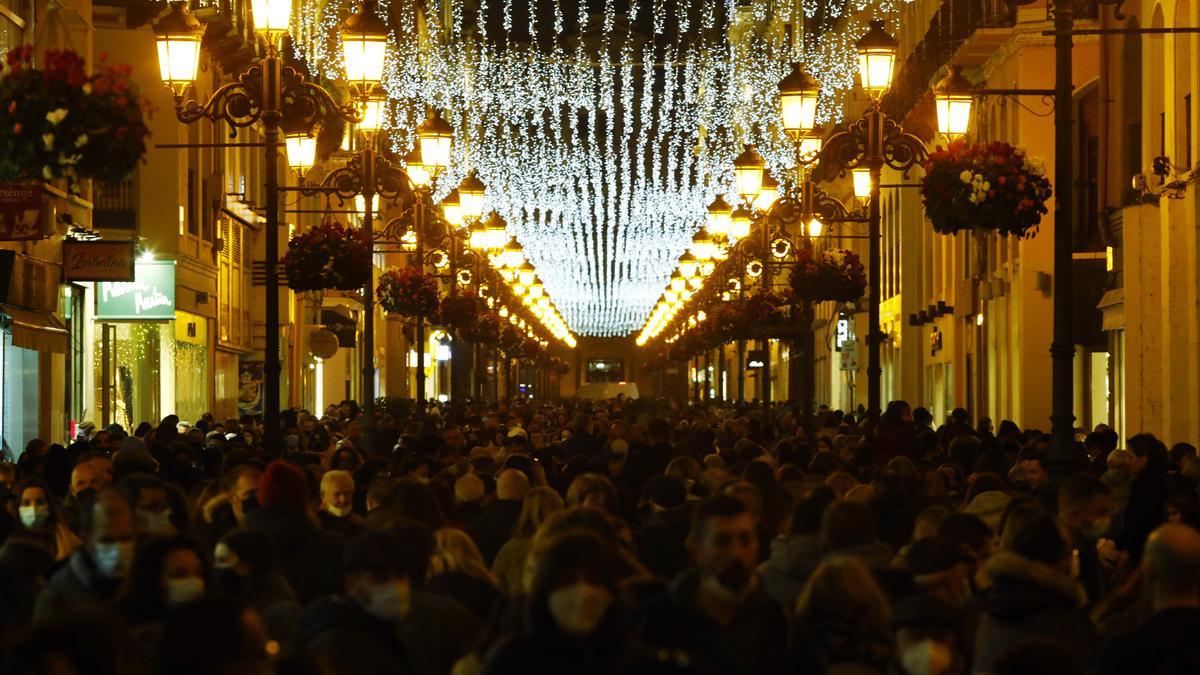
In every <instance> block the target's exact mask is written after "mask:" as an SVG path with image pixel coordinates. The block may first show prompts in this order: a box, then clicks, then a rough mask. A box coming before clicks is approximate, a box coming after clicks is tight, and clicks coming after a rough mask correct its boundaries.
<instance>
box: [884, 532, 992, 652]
mask: <svg viewBox="0 0 1200 675" xmlns="http://www.w3.org/2000/svg"><path fill="white" fill-rule="evenodd" d="M973 563H974V558H973V557H972V556H971V554H970V552H969V550H968V549H967V548H966V547H965V546H963V545H962V544H960V543H958V542H956V541H954V540H952V539H948V538H946V537H944V536H933V537H925V538H924V539H918V540H916V541H914V542H913V543H912V544H911V545H910V546H909V547H908V549H907V550H906V551H905V553H904V560H903V564H904V567H905V568H907V569H908V571H909V572H910V573H912V575H913V581H914V582H916V584H917V587H918V588H919V589H920V591H921V594H922V595H926V596H929V597H930V598H933V599H934V600H937V601H938V602H939V603H942V604H943V605H945V606H947V607H949V608H950V609H951V610H953V611H954V612H956V613H957V614H956V617H955V626H956V630H958V631H959V638H960V642H961V643H962V644H964V645H968V644H970V643H971V641H972V640H973V639H974V636H975V630H976V629H977V628H978V627H979V620H980V618H981V617H982V615H983V604H982V602H980V600H979V599H978V598H977V597H975V595H974V591H973V587H972V585H971V573H972V570H973V569H974V566H973Z"/></svg>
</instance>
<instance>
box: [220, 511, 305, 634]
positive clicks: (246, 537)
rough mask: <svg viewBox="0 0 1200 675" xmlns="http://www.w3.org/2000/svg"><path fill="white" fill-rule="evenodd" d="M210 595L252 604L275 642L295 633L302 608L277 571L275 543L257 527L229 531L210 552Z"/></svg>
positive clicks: (290, 588)
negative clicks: (211, 552)
mask: <svg viewBox="0 0 1200 675" xmlns="http://www.w3.org/2000/svg"><path fill="white" fill-rule="evenodd" d="M210 587H211V589H212V594H213V595H217V596H223V597H228V598H233V599H236V600H239V601H241V602H244V603H246V604H247V605H249V606H250V607H253V608H254V609H255V610H256V611H257V612H258V613H259V615H261V616H262V618H263V622H264V623H266V624H267V632H269V633H270V634H271V637H272V638H274V639H275V640H277V641H279V642H285V641H290V640H291V639H292V638H293V637H294V636H295V631H296V624H297V623H298V622H299V621H300V615H301V613H302V612H303V609H302V608H301V607H300V602H299V600H297V599H296V593H295V591H293V590H292V587H291V586H290V585H289V584H288V582H287V580H286V579H284V578H283V575H282V574H280V572H279V563H278V558H277V555H276V553H275V544H273V543H271V539H270V537H268V536H267V535H266V534H264V533H262V532H259V531H258V530H233V531H231V532H228V533H227V534H226V535H225V536H224V537H221V541H219V542H217V545H216V547H215V548H214V551H213V571H212V583H211V584H210Z"/></svg>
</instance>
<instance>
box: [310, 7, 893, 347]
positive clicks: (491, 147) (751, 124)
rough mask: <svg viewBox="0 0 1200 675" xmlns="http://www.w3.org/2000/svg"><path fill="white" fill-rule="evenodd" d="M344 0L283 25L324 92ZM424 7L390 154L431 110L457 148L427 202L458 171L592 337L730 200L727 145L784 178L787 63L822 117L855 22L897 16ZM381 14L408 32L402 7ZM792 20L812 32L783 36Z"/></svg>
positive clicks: (629, 317)
mask: <svg viewBox="0 0 1200 675" xmlns="http://www.w3.org/2000/svg"><path fill="white" fill-rule="evenodd" d="M350 4H351V0H340V1H339V0H332V1H331V2H329V3H328V4H325V5H318V4H316V3H312V4H306V5H305V6H304V7H303V8H302V9H301V11H300V12H299V18H298V19H297V22H298V30H297V31H295V33H294V34H295V35H296V43H297V46H298V51H299V53H300V54H301V56H302V57H303V58H305V59H306V60H307V61H308V63H309V65H310V67H311V68H312V69H313V70H315V71H318V72H320V73H322V74H324V75H326V76H328V77H330V78H332V79H336V78H337V77H338V76H339V75H340V72H341V63H340V55H339V54H337V53H336V51H335V50H333V49H331V46H332V45H336V41H333V40H330V39H329V37H330V36H331V35H333V34H334V33H335V32H336V26H337V22H338V20H339V17H340V16H344V15H345V14H346V13H347V12H348V11H349V9H350ZM427 4H428V7H429V14H428V18H429V20H428V21H425V22H423V25H424V26H425V28H426V30H427V34H426V35H425V36H423V38H422V39H420V40H414V39H411V38H408V37H395V38H394V39H393V42H392V45H391V49H390V51H389V61H388V63H387V69H386V72H387V76H386V82H385V88H386V89H387V91H388V94H389V98H390V99H391V105H390V111H389V116H390V117H391V119H392V122H393V126H394V127H395V129H396V131H395V132H394V133H393V136H392V139H393V144H394V146H395V149H396V150H397V151H398V152H399V153H400V154H401V155H403V154H404V153H405V152H407V150H408V148H409V147H411V144H412V138H411V133H412V131H411V130H412V129H414V128H415V127H416V125H417V123H418V122H419V120H420V119H421V118H422V117H423V116H424V109H425V107H426V106H436V107H437V108H439V109H441V110H442V111H443V115H444V116H445V117H446V119H448V120H450V121H451V123H452V124H454V125H455V128H456V132H457V134H458V136H457V138H456V143H455V163H454V166H452V167H451V168H450V169H449V170H448V171H447V174H446V176H445V177H444V179H443V180H442V181H441V182H440V185H441V188H440V191H439V192H440V193H441V194H444V192H445V191H447V190H448V189H449V187H450V186H453V185H456V184H457V182H458V181H459V180H460V179H461V178H462V177H463V176H464V175H465V174H466V172H467V171H468V170H470V169H471V168H474V169H475V170H476V171H477V172H478V174H479V176H480V178H481V179H482V180H483V181H484V183H486V184H487V188H488V202H489V208H490V209H494V210H496V211H498V212H499V213H500V214H501V215H502V216H503V217H504V218H505V220H507V221H508V228H509V232H510V233H511V234H514V235H516V237H517V238H518V239H519V240H520V241H521V243H522V244H523V245H524V247H525V254H526V256H527V257H528V258H529V260H530V261H531V262H532V263H533V264H534V265H535V266H536V267H537V270H538V273H539V274H540V276H541V278H542V281H543V282H544V284H545V289H546V292H547V294H548V295H549V296H550V297H551V298H552V300H553V302H554V304H555V306H556V307H558V308H559V310H560V311H561V313H562V315H563V318H564V319H565V320H566V321H567V323H568V325H569V326H570V328H571V329H572V330H573V331H574V332H576V333H578V334H581V335H599V336H610V335H627V334H629V333H631V332H633V331H635V330H637V329H638V328H639V327H640V326H641V325H642V323H643V322H644V321H645V319H646V316H647V314H648V313H649V311H650V309H651V308H652V307H653V305H654V303H655V301H656V300H657V299H658V297H659V295H660V293H661V292H662V290H663V287H664V285H665V284H666V282H667V280H668V279H669V277H670V275H671V272H672V270H673V269H674V267H675V262H676V259H677V258H678V257H679V256H680V255H681V254H682V253H683V251H684V250H685V248H686V247H687V245H688V244H689V243H690V241H691V237H692V234H693V233H694V232H695V231H696V229H698V228H699V227H700V225H701V224H702V223H703V219H704V214H705V207H706V205H707V204H708V202H710V201H711V200H712V199H713V197H715V196H716V195H717V194H726V193H727V192H728V191H729V189H728V188H729V187H730V185H731V182H732V168H731V162H732V159H733V157H734V156H736V154H737V153H738V152H740V150H741V146H742V144H744V143H754V144H756V145H757V146H758V147H759V150H760V152H761V153H762V154H763V155H764V156H765V157H766V158H767V160H768V164H769V166H770V167H772V168H773V169H774V172H775V173H776V174H783V173H784V171H783V169H784V168H785V167H786V166H787V164H788V162H789V157H790V156H791V153H790V150H789V149H788V147H787V144H786V142H785V138H784V136H783V135H782V133H781V132H780V131H778V130H777V129H776V128H775V126H774V124H775V117H776V102H775V91H776V84H777V82H778V81H779V79H780V78H782V77H783V75H784V74H786V72H787V70H788V68H789V65H790V63H791V61H793V60H797V59H799V60H803V61H805V62H806V63H807V65H808V68H809V69H810V70H811V71H813V73H814V74H815V75H816V76H817V77H818V79H819V80H820V81H821V82H822V83H823V86H824V87H825V88H826V90H827V94H828V96H826V97H825V100H824V101H823V113H824V117H825V118H826V119H828V118H831V117H836V116H837V110H838V101H839V96H840V93H841V92H844V91H845V90H847V89H849V88H850V87H851V86H852V85H853V72H854V57H853V42H854V40H855V39H857V37H858V36H859V35H860V34H861V33H862V31H863V28H862V26H865V18H866V17H867V16H890V17H893V18H894V16H895V14H896V8H895V7H893V6H892V2H891V0H875V1H874V2H872V1H869V0H845V4H842V3H837V2H833V3H831V2H828V1H826V0H803V2H797V4H796V7H795V8H794V9H789V8H788V7H786V6H782V5H786V4H787V3H781V4H776V5H775V8H774V9H773V10H772V11H774V12H775V14H774V15H768V10H767V7H768V6H769V5H768V3H767V2H765V1H764V0H754V1H753V2H751V3H750V4H749V5H747V6H745V7H741V6H738V7H737V8H736V9H734V7H735V5H741V4H742V3H731V2H727V1H725V0H691V2H690V3H680V2H676V1H674V0H622V1H621V2H617V1H616V0H594V1H593V2H591V3H590V4H588V3H581V2H579V1H578V0H494V1H493V2H487V0H480V1H479V2H474V1H472V2H462V0H431V1H430V2H429V3H427ZM423 6H424V5H423ZM678 7H688V8H689V9H688V11H680V10H679V9H678ZM380 12H381V14H384V15H386V16H387V17H388V18H389V22H390V23H391V24H392V26H393V27H394V28H395V29H396V30H397V33H396V35H397V36H408V35H411V34H412V33H413V26H415V25H416V22H415V20H414V17H415V15H416V12H417V9H416V6H415V5H414V4H413V3H412V2H411V1H409V0H389V1H388V2H381V3H380ZM731 12H732V15H731V14H730V13H731ZM843 14H844V15H845V16H844V17H843ZM839 19H840V21H839ZM797 23H802V24H804V25H805V26H806V27H807V29H808V31H809V32H810V34H812V35H818V37H817V38H809V39H807V40H806V39H803V38H802V34H803V31H795V30H792V29H791V28H790V27H785V26H790V25H792V24H797ZM833 25H839V26H842V29H841V30H837V31H828V30H825V29H826V28H829V27H831V26H833ZM481 27H482V28H481ZM581 28H582V30H581ZM731 35H732V36H733V37H732V38H731V37H730V36H731ZM535 43H536V44H535Z"/></svg>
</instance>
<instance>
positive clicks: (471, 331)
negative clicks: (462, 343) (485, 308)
mask: <svg viewBox="0 0 1200 675" xmlns="http://www.w3.org/2000/svg"><path fill="white" fill-rule="evenodd" d="M503 326H504V319H501V318H500V317H499V316H497V315H496V314H495V313H493V312H487V313H486V314H480V315H479V316H478V317H476V319H475V321H473V322H471V324H470V325H468V326H465V327H463V328H461V329H460V330H459V334H458V335H459V337H461V338H462V339H464V340H466V341H467V342H471V343H473V344H477V345H494V344H496V343H497V342H499V341H500V330H501V328H502V327H503Z"/></svg>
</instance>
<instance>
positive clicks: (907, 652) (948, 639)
mask: <svg viewBox="0 0 1200 675" xmlns="http://www.w3.org/2000/svg"><path fill="white" fill-rule="evenodd" d="M960 616H961V615H960V614H959V612H958V611H957V610H955V609H954V608H953V607H951V606H950V605H947V604H946V603H944V602H942V601H941V600H938V599H937V598H935V597H932V596H929V595H924V594H918V595H914V596H911V597H908V598H905V599H904V600H901V601H900V602H898V603H896V607H895V610H894V611H893V613H892V629H893V630H894V631H895V633H896V663H895V666H894V668H893V669H892V672H895V673H897V675H963V674H964V673H966V672H967V670H968V659H967V654H966V653H965V650H964V649H963V642H962V637H961V634H960V632H959V618H960Z"/></svg>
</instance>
